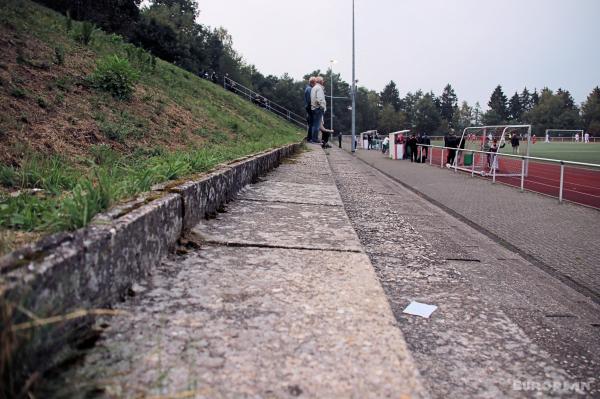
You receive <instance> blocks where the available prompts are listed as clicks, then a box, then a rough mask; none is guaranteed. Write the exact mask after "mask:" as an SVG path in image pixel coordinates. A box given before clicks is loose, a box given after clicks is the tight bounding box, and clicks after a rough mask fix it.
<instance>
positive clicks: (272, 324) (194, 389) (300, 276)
mask: <svg viewBox="0 0 600 399" xmlns="http://www.w3.org/2000/svg"><path fill="white" fill-rule="evenodd" d="M369 265H370V263H369V260H368V258H367V257H366V255H364V254H359V253H335V252H322V253H318V252H314V251H301V250H288V249H265V248H226V247H208V248H205V249H203V250H202V251H200V252H198V253H193V254H190V255H188V256H185V257H173V258H171V259H169V260H168V261H166V262H164V263H163V264H162V265H161V267H160V268H159V269H158V270H157V272H156V273H155V276H154V277H153V278H152V279H150V280H149V281H147V282H146V283H145V284H144V286H138V287H137V288H136V289H137V290H138V291H140V293H139V296H137V297H136V298H133V299H131V300H129V301H128V302H127V303H126V304H124V305H123V306H120V307H119V309H120V310H122V311H127V312H129V313H130V314H131V317H119V318H113V319H112V320H110V321H109V323H110V327H109V328H108V330H107V331H106V332H105V334H104V338H103V340H102V342H101V343H100V344H99V346H98V348H97V350H96V351H95V352H94V354H93V355H90V356H88V359H87V360H86V365H85V367H83V368H80V369H79V370H78V371H77V372H76V373H74V374H73V375H71V376H70V379H69V384H68V385H69V386H70V387H71V388H73V387H77V388H78V389H81V390H82V392H83V391H84V390H85V387H88V388H89V387H90V386H96V387H97V386H101V387H103V389H105V392H107V393H113V394H116V395H118V396H134V395H149V394H154V395H157V396H158V395H164V396H174V395H177V394H184V393H186V392H187V393H189V394H190V397H211V398H212V397H227V398H238V397H296V396H301V397H314V398H316V397H356V398H362V397H390V398H392V397H393V398H399V397H402V395H406V396H405V397H415V396H413V395H414V394H415V392H419V390H420V387H419V385H418V383H417V379H416V378H415V374H414V370H413V369H412V368H411V367H407V365H409V364H410V358H407V355H408V351H407V350H406V347H405V344H404V342H403V340H402V337H401V335H400V334H398V333H397V330H396V327H395V326H393V325H392V324H391V320H390V313H389V305H388V304H387V301H386V299H385V296H384V294H383V292H382V290H381V287H380V286H379V284H377V282H376V278H375V276H374V272H373V271H372V269H371V268H370V267H368V266H369ZM374 332H377V334H374ZM65 393H66V392H65ZM192 395H195V396H192ZM409 395H410V396H409Z"/></svg>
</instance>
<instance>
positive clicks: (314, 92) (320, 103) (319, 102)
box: [310, 76, 327, 143]
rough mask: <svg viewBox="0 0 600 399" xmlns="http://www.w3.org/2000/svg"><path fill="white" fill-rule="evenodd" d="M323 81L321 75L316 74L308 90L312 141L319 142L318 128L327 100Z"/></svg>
mask: <svg viewBox="0 0 600 399" xmlns="http://www.w3.org/2000/svg"><path fill="white" fill-rule="evenodd" d="M324 83H325V81H324V80H323V77H322V76H317V81H316V83H315V85H314V86H313V88H312V89H311V91H310V108H311V110H312V117H313V118H312V137H311V138H312V142H313V143H318V142H319V130H320V128H321V120H322V119H323V115H324V114H325V111H326V110H327V102H326V101H325V89H324V88H323V85H324Z"/></svg>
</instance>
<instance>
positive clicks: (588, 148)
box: [502, 141, 600, 164]
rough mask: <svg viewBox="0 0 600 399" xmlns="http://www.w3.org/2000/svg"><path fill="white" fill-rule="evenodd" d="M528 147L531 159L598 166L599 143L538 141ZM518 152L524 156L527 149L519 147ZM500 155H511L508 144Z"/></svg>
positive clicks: (599, 161) (599, 159) (599, 155)
mask: <svg viewBox="0 0 600 399" xmlns="http://www.w3.org/2000/svg"><path fill="white" fill-rule="evenodd" d="M530 145H531V150H530V151H529V155H530V156H532V157H539V158H549V159H560V160H563V161H574V162H586V163H595V164H600V143H588V144H584V143H560V142H555V143H543V142H542V143H540V142H539V141H538V142H537V143H535V144H530ZM519 150H520V153H521V154H525V151H526V150H527V147H526V146H523V145H521V146H520V149H519ZM502 153H504V154H511V153H512V147H511V146H510V143H508V142H507V143H506V147H504V148H503V149H502Z"/></svg>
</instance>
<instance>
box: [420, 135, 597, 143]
mask: <svg viewBox="0 0 600 399" xmlns="http://www.w3.org/2000/svg"><path fill="white" fill-rule="evenodd" d="M429 138H430V139H431V141H444V136H429ZM536 139H537V142H538V143H543V142H544V140H545V137H544V136H539V137H536ZM588 140H589V143H600V137H591V136H590V137H589V138H588ZM550 142H551V143H554V142H560V143H576V141H575V138H574V137H556V136H551V137H550ZM578 142H579V143H584V139H583V138H581V137H579V141H578Z"/></svg>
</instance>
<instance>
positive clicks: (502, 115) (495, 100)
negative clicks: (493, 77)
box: [488, 85, 508, 122]
mask: <svg viewBox="0 0 600 399" xmlns="http://www.w3.org/2000/svg"><path fill="white" fill-rule="evenodd" d="M507 102H508V99H507V98H506V96H505V95H504V92H503V91H502V86H500V85H498V86H496V88H495V89H494V92H493V93H492V96H491V97H490V101H489V102H488V106H489V107H490V110H492V111H493V112H494V113H495V116H497V118H499V121H498V122H501V121H506V120H507V119H508V107H507V105H506V104H507ZM495 119H496V118H495Z"/></svg>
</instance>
